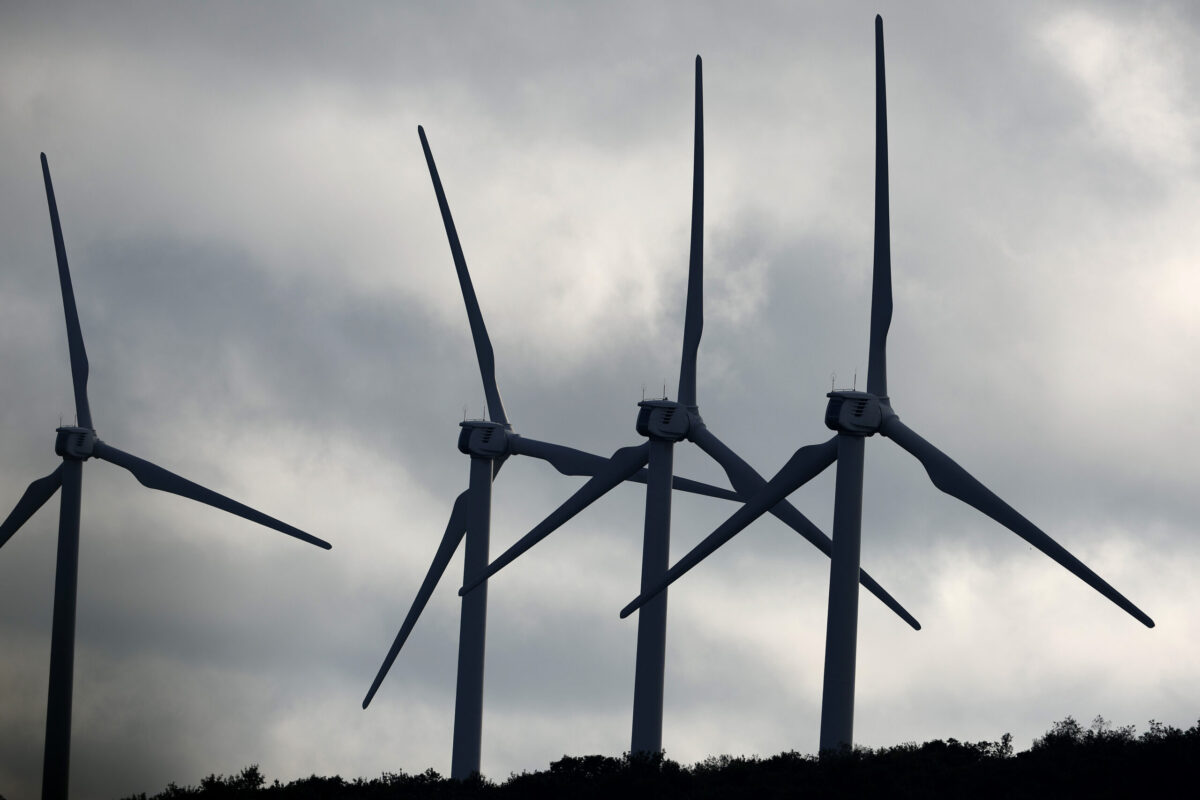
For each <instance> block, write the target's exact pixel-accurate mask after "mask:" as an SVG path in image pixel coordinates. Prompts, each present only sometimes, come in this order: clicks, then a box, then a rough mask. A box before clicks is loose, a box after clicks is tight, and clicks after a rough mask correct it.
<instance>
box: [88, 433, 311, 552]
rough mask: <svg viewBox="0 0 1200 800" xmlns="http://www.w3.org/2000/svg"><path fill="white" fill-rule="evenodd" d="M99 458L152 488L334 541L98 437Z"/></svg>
mask: <svg viewBox="0 0 1200 800" xmlns="http://www.w3.org/2000/svg"><path fill="white" fill-rule="evenodd" d="M94 453H95V456H96V458H102V459H104V460H105V461H109V462H112V463H113V464H116V465H117V466H120V467H124V468H125V469H127V470H129V471H130V472H132V473H133V477H135V478H137V479H138V481H139V482H140V483H141V484H142V485H143V486H146V487H148V488H150V489H157V490H159V491H160V492H170V493H171V494H177V495H179V496H180V497H187V498H189V499H192V500H196V501H197V502H200V503H205V504H206V505H210V506H212V507H213V508H219V509H221V510H222V511H228V512H229V513H230V514H234V515H236V516H239V517H242V518H243V519H248V520H250V521H251V522H257V523H258V524H259V525H265V526H266V527H268V528H272V529H274V530H277V531H279V532H280V533H286V534H287V535H288V536H294V537H295V538H297V539H299V540H301V541H303V542H308V543H309V544H315V545H316V546H317V547H322V548H324V549H326V550H329V549H330V548H331V547H332V546H333V545H331V544H329V542H327V541H325V540H324V539H318V538H317V537H315V536H313V535H311V534H308V533H305V532H304V531H302V530H300V529H299V528H293V527H292V526H291V525H288V524H287V523H286V522H280V521H279V520H277V519H275V518H274V517H269V516H267V515H266V514H264V513H262V512H261V511H255V510H254V509H253V508H250V506H246V505H242V504H241V503H239V502H237V501H236V500H230V499H229V498H228V497H226V496H225V495H223V494H217V493H216V492H214V491H213V490H212V489H205V488H204V487H203V486H201V485H200V484H198V483H193V482H191V481H189V480H187V479H186V478H181V477H180V476H178V475H176V474H175V473H173V472H168V471H167V470H165V469H163V468H162V467H160V466H157V465H155V464H151V463H150V462H149V461H146V460H145V459H141V458H138V457H137V456H135V455H131V454H129V453H126V452H125V451H123V450H118V449H117V448H115V447H113V446H111V445H108V444H105V443H104V442H101V441H97V442H96V449H95V451H94Z"/></svg>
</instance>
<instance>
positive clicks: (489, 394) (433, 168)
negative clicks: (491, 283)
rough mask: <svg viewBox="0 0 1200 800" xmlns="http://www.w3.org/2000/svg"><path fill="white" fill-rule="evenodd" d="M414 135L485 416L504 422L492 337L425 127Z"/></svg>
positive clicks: (505, 417)
mask: <svg viewBox="0 0 1200 800" xmlns="http://www.w3.org/2000/svg"><path fill="white" fill-rule="evenodd" d="M417 134H418V135H419V136H420V137H421V149H422V150H424V151H425V163H426V164H428V165H429V177H431V178H432V179H433V191H434V193H435V194H436V195H437V201H438V208H440V209H441V210H442V223H443V224H444V225H445V226H446V238H447V239H449V240H450V254H451V255H452V256H453V257H454V269H455V270H456V271H457V272H458V285H459V287H460V288H461V289H462V296H463V302H464V303H466V306H467V319H468V320H469V321H470V323H471V338H472V339H473V340H474V341H475V356H476V358H477V359H478V360H479V374H480V375H481V376H482V377H483V392H484V396H485V397H486V398H487V407H488V418H489V419H490V420H491V421H492V422H498V423H500V424H501V425H507V424H508V417H507V416H505V414H504V403H503V401H501V400H500V389H499V388H498V387H497V386H496V357H495V354H494V353H493V352H492V340H491V339H489V338H488V332H487V326H486V325H484V324H483V313H482V312H480V310H479V300H477V299H476V297H475V287H474V286H473V285H472V284H471V273H470V272H468V271H467V259H466V257H464V256H463V251H462V245H461V244H460V243H459V241H458V230H457V229H456V228H455V227H454V218H453V217H452V216H450V203H449V202H447V200H446V192H445V191H443V190H442V179H441V178H440V177H438V171H437V165H436V164H434V163H433V152H432V151H430V149H429V140H428V139H426V138H425V129H424V128H423V127H421V126H420V125H418V126H417Z"/></svg>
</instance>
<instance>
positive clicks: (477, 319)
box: [362, 126, 748, 779]
mask: <svg viewBox="0 0 1200 800" xmlns="http://www.w3.org/2000/svg"><path fill="white" fill-rule="evenodd" d="M417 133H418V135H419V136H420V138H421V148H422V149H423V150H424V152H425V163H426V164H427V165H428V167H429V176H430V178H431V179H432V180H433V190H434V193H435V194H436V195H437V201H438V207H439V208H440V209H441V213H442V222H443V224H444V225H445V228H446V237H447V239H449V241H450V253H451V256H452V257H453V260H454V268H455V270H456V271H457V273H458V282H459V287H460V288H461V290H462V296H463V302H464V303H465V304H466V307H467V319H468V321H469V322H470V325H471V338H472V339H473V341H474V344H475V355H476V358H477V360H478V362H479V372H480V375H481V376H482V378H483V390H484V395H485V398H486V401H487V409H488V419H487V420H464V421H463V422H462V423H461V427H462V431H461V432H460V434H459V438H458V449H459V451H460V452H462V453H463V454H465V455H469V456H470V457H471V472H470V482H469V484H468V488H467V490H466V491H465V492H463V493H462V494H460V495H459V496H458V497H457V498H456V499H455V501H454V507H453V509H452V510H451V512H450V521H449V522H448V523H447V524H446V531H445V533H444V534H443V535H442V541H441V543H440V544H439V545H438V549H437V552H436V553H435V554H434V557H433V561H432V563H430V565H429V569H428V571H427V572H426V574H425V579H424V580H423V581H422V582H421V588H420V589H419V590H418V591H417V596H416V598H415V599H414V600H413V603H412V606H411V607H410V608H409V611H408V615H407V616H406V617H405V619H404V623H403V624H402V625H401V626H400V632H399V633H397V634H396V638H395V640H394V641H393V642H392V646H391V649H389V650H388V653H387V656H385V657H384V660H383V665H382V666H381V667H380V668H379V672H378V673H377V674H376V676H375V680H374V681H373V682H372V683H371V688H370V690H368V692H367V696H366V697H365V698H364V699H363V704H362V705H363V708H364V709H365V708H366V707H367V706H368V705H370V703H371V700H372V698H374V697H375V693H376V692H377V691H378V690H379V686H380V684H382V683H383V679H384V677H386V676H387V673H388V670H390V669H391V668H392V664H393V663H394V662H395V660H396V657H397V656H398V655H399V654H400V649H401V648H402V647H403V646H404V643H405V642H406V641H407V640H408V637H409V634H410V633H412V629H413V626H415V625H416V623H417V619H418V618H420V616H421V612H422V611H424V609H425V606H426V604H427V603H428V602H429V598H430V596H431V595H432V594H433V590H434V589H435V588H436V587H437V584H438V582H439V581H440V580H441V578H442V575H443V573H445V571H446V567H447V566H448V565H449V563H450V559H451V558H452V557H453V556H454V553H455V551H457V549H458V545H459V543H460V542H461V541H462V540H463V538H464V536H465V538H466V540H467V543H466V553H465V559H464V561H465V563H464V565H463V580H464V581H469V580H475V578H476V577H477V576H479V575H481V574H482V573H483V570H484V569H485V568H486V567H487V564H488V539H489V534H490V519H491V498H492V481H493V480H494V478H495V477H496V474H497V473H498V472H499V471H500V467H501V466H503V464H504V462H505V461H506V460H507V459H508V457H509V456H510V455H524V456H533V457H535V458H540V459H542V460H544V461H547V462H549V463H550V465H551V466H553V467H554V468H555V469H557V470H558V471H559V472H561V473H562V474H564V475H595V474H596V473H597V472H598V471H601V470H603V469H605V468H607V466H608V459H606V458H604V457H603V456H598V455H594V454H592V453H585V452H583V451H582V450H576V449H574V448H571V447H565V446H563V445H558V444H551V443H549V442H543V441H538V440H537V439H530V438H528V437H526V436H520V435H518V434H517V433H515V432H514V431H513V427H512V425H511V424H510V423H509V421H508V415H507V414H506V413H505V411H504V403H503V402H502V401H501V399H500V390H499V388H498V387H497V384H496V361H495V356H494V353H493V351H492V342H491V339H490V338H489V337H488V332H487V326H486V325H484V322H483V314H482V312H481V311H480V310H479V301H478V299H477V298H476V296H475V288H474V286H473V285H472V283H471V274H470V272H469V271H468V269H467V261H466V257H465V256H464V255H463V251H462V245H461V244H460V243H459V239H458V231H457V229H456V228H455V226H454V218H453V217H452V216H451V215H450V205H449V202H448V201H447V200H446V193H445V191H444V190H443V188H442V181H441V178H440V177H439V176H438V171H437V165H436V164H435V163H434V160H433V153H432V151H431V150H430V149H429V141H428V139H426V137H425V129H424V128H422V127H420V126H418V127H417ZM643 463H644V462H643ZM625 478H627V479H629V480H633V481H639V482H642V483H645V482H646V481H647V475H646V473H645V471H642V472H640V473H639V472H638V471H637V470H634V471H633V472H631V473H630V474H629V475H627V476H625ZM618 483H619V481H618ZM668 485H673V486H674V488H676V489H680V490H683V491H689V492H694V493H697V494H703V495H708V496H710V497H718V498H723V499H726V500H738V501H740V502H745V501H746V500H747V499H748V498H747V497H744V496H742V495H740V494H738V493H737V492H731V491H729V490H728V489H721V488H718V487H715V486H709V485H707V484H704V483H700V482H698V481H692V480H688V479H686V478H675V479H674V481H673V483H672V482H671V481H668ZM486 628H487V587H483V588H481V589H480V590H479V591H478V592H475V593H473V594H472V595H471V596H470V597H464V598H463V600H462V611H461V616H460V622H459V640H458V677H457V686H456V689H455V704H454V747H453V750H452V755H451V766H450V775H451V777H453V778H458V779H463V778H467V777H470V775H471V774H473V773H476V772H479V764H480V748H481V744H482V730H483V662H484V640H485V638H486Z"/></svg>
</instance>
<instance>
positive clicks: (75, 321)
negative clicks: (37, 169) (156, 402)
mask: <svg viewBox="0 0 1200 800" xmlns="http://www.w3.org/2000/svg"><path fill="white" fill-rule="evenodd" d="M42 178H43V179H44V180H45V182H46V204H47V205H48V206H49V207H50V229H51V230H52V231H53V233H54V255H55V256H56V257H57V258H58V282H59V285H60V286H61V288H62V299H63V314H64V315H65V316H66V319H67V348H68V349H69V350H70V353H71V383H72V385H73V386H74V387H75V416H76V418H77V419H78V424H79V425H80V426H81V427H84V428H91V427H93V426H92V409H91V407H90V406H89V405H88V397H87V382H88V358H87V351H86V350H85V349H84V347H83V331H82V330H80V327H79V311H78V309H77V308H76V307H75V290H74V289H73V288H72V287H71V270H70V269H69V268H68V267H67V245H66V243H65V242H64V241H63V233H62V224H61V223H60V222H59V219H58V202H57V201H56V200H55V199H54V184H53V183H51V182H50V165H49V163H47V161H46V154H45V153H42Z"/></svg>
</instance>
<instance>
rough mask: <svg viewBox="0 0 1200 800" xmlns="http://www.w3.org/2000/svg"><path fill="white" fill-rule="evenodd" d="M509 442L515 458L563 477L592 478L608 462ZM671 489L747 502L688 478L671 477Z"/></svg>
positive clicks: (638, 478)
mask: <svg viewBox="0 0 1200 800" xmlns="http://www.w3.org/2000/svg"><path fill="white" fill-rule="evenodd" d="M509 443H510V444H509V447H510V449H511V452H513V453H516V454H518V455H523V456H531V457H533V458H540V459H542V460H543V461H545V462H547V463H549V464H550V466H552V467H554V468H555V469H556V470H558V471H559V472H561V473H562V474H563V475H595V474H596V473H597V472H599V471H600V470H602V469H604V468H605V467H606V466H608V463H609V459H607V458H605V457H604V456H598V455H595V454H593V453H586V452H584V451H582V450H576V449H575V448H573V447H564V446H563V445H559V444H550V443H549V442H542V441H538V440H537V439H530V438H529V437H527V436H511V437H509ZM646 476H647V472H646V470H645V469H642V470H640V471H638V472H636V473H634V474H633V475H631V476H629V477H628V478H627V479H626V480H630V481H635V482H637V483H645V482H646ZM671 486H672V487H673V488H674V489H676V490H678V491H681V492H690V493H692V494H701V495H705V496H707V497H716V498H720V499H722V500H738V501H741V502H743V503H744V502H746V500H747V499H748V498H747V497H743V496H742V495H740V494H738V493H737V492H734V491H730V490H729V489H722V488H720V487H718V486H711V485H709V484H707V483H701V482H700V481H694V480H691V479H689V478H679V477H674V478H673V479H672V481H671Z"/></svg>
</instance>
